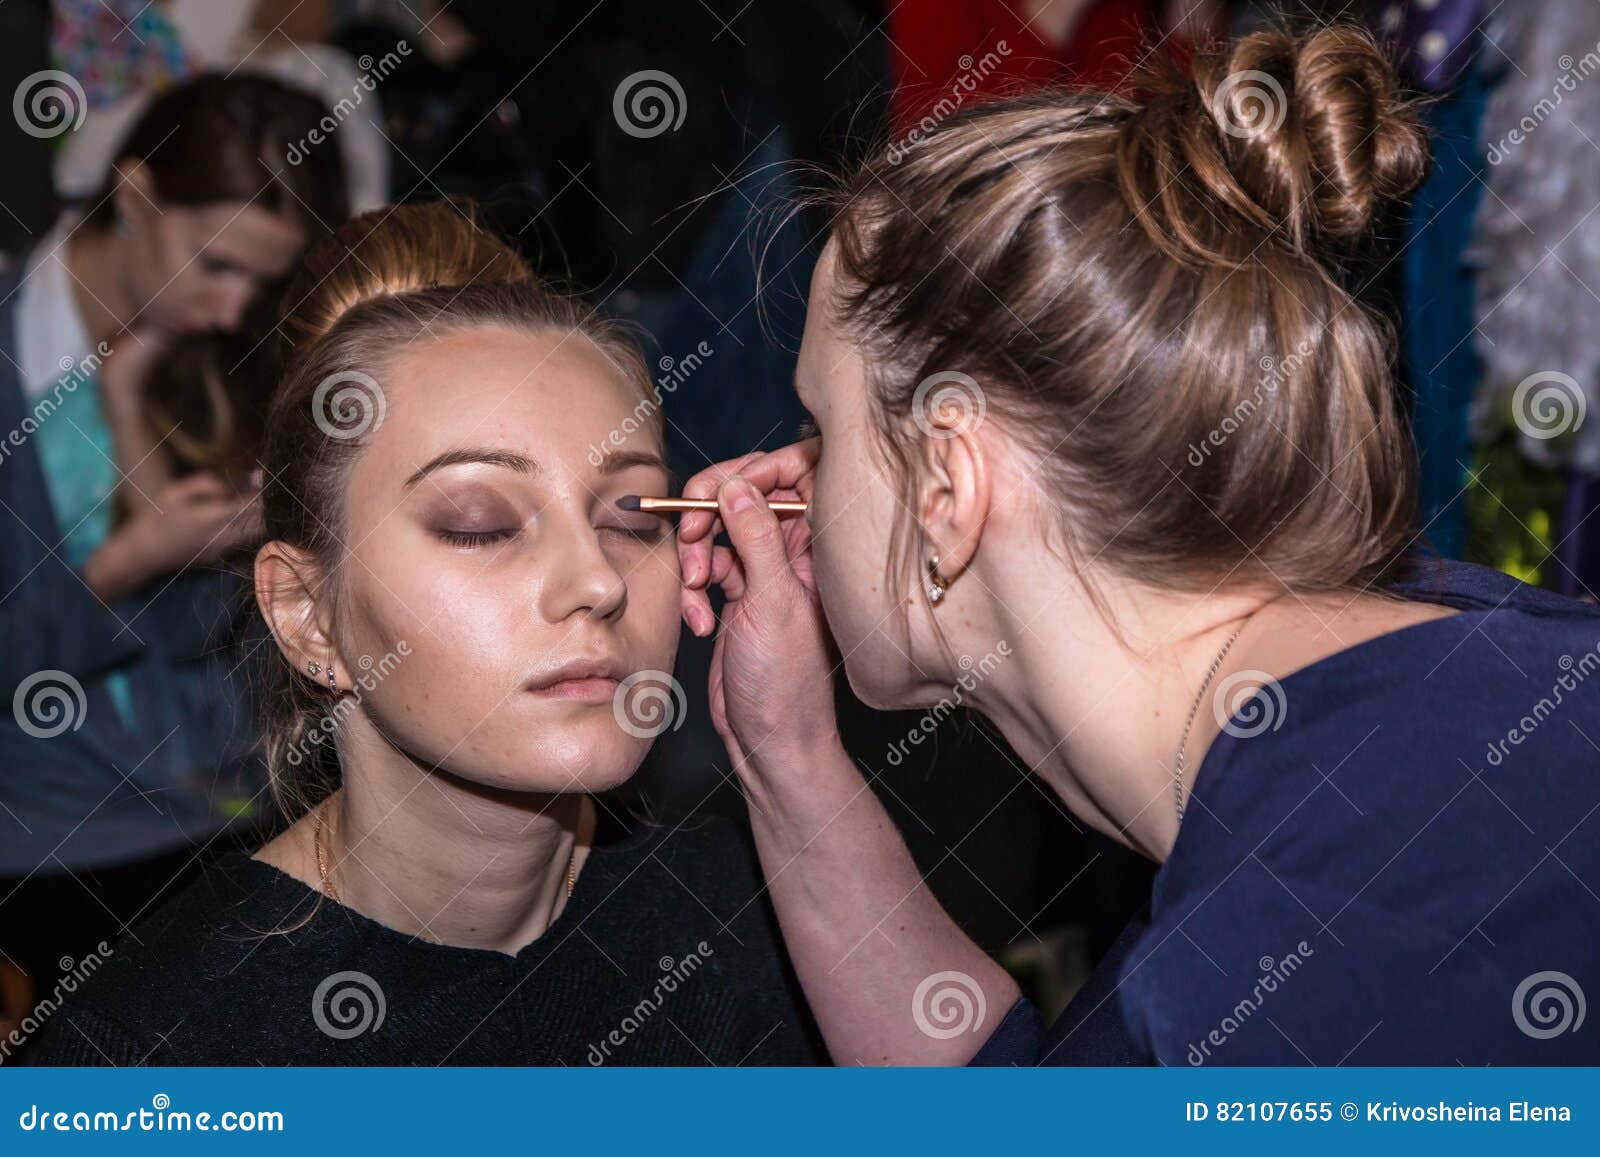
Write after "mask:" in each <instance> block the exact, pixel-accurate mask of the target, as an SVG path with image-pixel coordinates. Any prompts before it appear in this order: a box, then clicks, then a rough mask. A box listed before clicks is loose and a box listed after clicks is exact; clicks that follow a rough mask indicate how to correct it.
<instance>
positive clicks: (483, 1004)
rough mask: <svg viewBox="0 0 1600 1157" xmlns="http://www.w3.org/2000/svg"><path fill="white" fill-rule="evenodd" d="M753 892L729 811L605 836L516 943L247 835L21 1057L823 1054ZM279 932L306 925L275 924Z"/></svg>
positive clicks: (372, 1061)
mask: <svg viewBox="0 0 1600 1157" xmlns="http://www.w3.org/2000/svg"><path fill="white" fill-rule="evenodd" d="M759 889H760V877H759V874H758V873H757V872H756V870H755V865H754V859H753V856H752V855H751V854H750V853H749V852H748V851H747V850H746V844H745V843H744V841H743V840H742V839H741V838H740V833H739V832H738V831H737V829H735V828H734V827H733V825H731V824H728V823H726V822H724V821H720V820H718V821H710V820H708V821H694V822H693V826H684V827H681V828H677V829H670V828H665V827H642V828H639V829H637V830H635V831H633V832H632V833H626V834H622V835H620V836H619V837H617V838H615V839H613V840H611V841H610V842H597V843H596V844H595V846H594V848H593V849H592V851H591V853H590V856H589V858H588V860H587V862H586V863H585V866H584V870H583V873H582V875H581V876H580V877H579V878H578V885H577V888H576V890H575V891H574V893H573V895H572V897H571V899H570V900H568V902H567V905H566V907H565V909H563V911H562V913H561V915H560V916H559V917H558V918H557V919H556V921H555V922H554V923H553V924H551V926H550V927H549V929H548V930H547V931H546V932H545V933H544V935H542V936H540V937H539V938H538V939H537V940H535V941H534V942H533V943H531V944H529V945H527V946H526V947H525V948H524V949H523V950H522V951H521V952H519V953H517V955H516V956H508V955H505V954H504V953H500V952H494V951H490V950H486V949H474V948H455V947H448V946H444V945H439V944H432V943H429V942H426V941H423V940H419V939H414V938H412V937H411V936H408V935H406V934H404V933H401V932H397V931H395V930H394V929H391V928H387V927H385V926H384V925H382V924H379V923H377V922H375V921H373V920H369V919H368V918H366V917H365V916H362V915H361V914H360V913H358V912H356V911H354V910H353V909H350V908H347V907H344V906H343V905H340V904H337V903H335V902H333V901H331V900H328V899H326V898H323V897H321V896H320V894H319V893H317V892H315V891H314V890H312V889H310V888H308V887H306V885H304V884H303V883H301V882H300V881H298V880H296V879H295V878H293V877H292V876H289V875H286V874H285V873H283V872H281V871H279V870H278V869H277V868H274V867H272V866H271V865H268V864H265V863H263V862H261V861H259V860H254V859H251V858H249V857H248V856H246V855H244V854H242V853H233V854H230V855H227V856H224V857H222V858H220V859H219V860H218V861H217V863H216V864H214V865H213V866H212V867H211V868H210V869H208V871H207V872H206V873H205V875H204V876H203V878H202V879H201V880H200V881H199V882H198V883H196V884H195V885H193V886H192V887H191V888H190V889H189V890H188V891H186V892H185V893H183V894H182V895H181V896H179V897H178V898H176V899H175V900H174V901H173V902H172V903H170V904H168V905H167V906H166V907H164V908H163V909H162V910H160V911H159V912H157V913H156V914H154V915H153V916H152V917H151V918H149V919H148V920H145V921H143V922H142V923H140V924H139V925H137V926H136V927H135V928H134V929H133V932H132V934H131V935H130V936H126V937H124V938H123V939H122V941H121V942H119V943H118V944H117V945H116V946H115V947H114V949H113V952H112V955H111V957H110V959H109V960H108V961H107V962H106V963H105V964H104V965H103V966H102V967H101V968H100V970H99V971H98V972H96V973H95V974H94V975H93V976H92V977H91V978H90V979H89V980H88V981H87V982H86V983H85V984H83V985H82V986H81V987H80V988H79V990H78V992H77V993H76V995H75V996H74V997H73V998H69V999H68V1000H67V1001H66V1002H64V1003H63V1005H62V1007H61V1008H60V1009H59V1010H58V1011H56V1012H55V1013H54V1014H53V1015H52V1016H51V1017H50V1019H49V1021H48V1023H47V1024H46V1026H45V1027H44V1029H43V1030H42V1031H41V1033H40V1035H39V1037H38V1038H37V1039H36V1041H34V1042H33V1046H32V1047H31V1048H30V1049H28V1050H27V1051H26V1053H25V1054H24V1058H25V1061H26V1063H28V1064H55V1065H104V1064H115V1065H137V1064H150V1065H254V1064H266V1065H285V1064H295V1065H334V1064H351V1065H410V1064H427V1065H437V1064H460V1065H505V1064H512V1065H526V1064H537V1065H553V1064H567V1065H597V1064H621V1065H641V1064H669V1065H704V1064H716V1065H739V1064H811V1063H817V1062H819V1061H824V1060H825V1055H824V1054H823V1053H822V1051H821V1048H820V1045H818V1044H817V1043H816V1041H817V1038H816V1035H815V1029H814V1026H813V1025H812V1024H811V1022H810V1018H809V1016H808V1015H807V1014H806V1012H805V1007H804V1004H803V1002H802V1001H801V999H800V998H799V996H798V988H797V987H796V986H795V985H794V983H793V979H792V977H791V975H790V974H789V972H788V969H787V967H786V965H785V963H784V961H783V957H782V953H781V950H780V948H779V940H778V937H777V934H776V926H775V922H774V921H773V919H772V915H771V912H770V909H768V908H767V906H766V905H765V904H764V903H763V900H762V898H761V895H760V892H759ZM319 899H320V900H321V904H320V905H319V904H318V901H319ZM308 915H309V916H310V919H309V920H306V917H307V916H308ZM303 920H306V922H305V923H304V924H303V925H302V926H300V927H298V928H294V926H295V925H297V924H301V922H302V921H303ZM281 928H294V930H293V931H289V932H282V933H277V934H274V933H273V930H274V929H281ZM380 1013H381V1016H380Z"/></svg>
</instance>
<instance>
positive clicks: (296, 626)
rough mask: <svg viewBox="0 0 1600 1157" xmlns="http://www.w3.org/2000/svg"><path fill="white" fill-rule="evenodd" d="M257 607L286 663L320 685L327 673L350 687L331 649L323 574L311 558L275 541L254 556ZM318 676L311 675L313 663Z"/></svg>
mask: <svg viewBox="0 0 1600 1157" xmlns="http://www.w3.org/2000/svg"><path fill="white" fill-rule="evenodd" d="M255 583H256V605H257V606H259V607H260V608H261V617H262V618H264V619H266V621H267V626H268V627H269V628H270V629H271V630H272V637H273V639H274V640H275V641H276V642H277V644H278V650H280V651H282V652H283V656H284V658H285V659H287V660H288V661H289V665H290V666H291V667H293V668H294V669H295V670H296V671H298V672H299V673H300V675H301V676H302V677H303V678H306V679H310V680H311V681H312V682H314V683H316V684H318V685H319V687H320V686H322V685H324V684H325V682H326V680H327V673H328V672H329V671H333V672H334V678H335V679H336V680H337V681H338V682H340V683H342V684H343V685H344V686H349V682H348V680H347V679H346V678H345V675H346V672H345V670H344V669H343V668H341V667H340V666H339V656H338V654H337V653H336V652H335V650H334V643H333V622H332V616H331V614H330V613H329V611H328V608H329V606H330V601H329V600H328V599H327V598H325V597H320V596H321V592H323V591H324V590H325V587H326V576H324V575H323V573H322V568H321V566H319V565H318V564H317V562H316V560H315V559H313V558H312V557H311V555H310V554H308V553H307V552H306V551H304V550H301V549H300V548H299V547H296V546H290V545H289V544H288V543H286V542H281V541H277V540H274V541H272V542H269V543H266V544H265V545H263V546H262V547H261V549H260V550H259V551H257V552H256V569H255ZM313 663H315V664H316V665H317V668H318V670H319V674H318V675H315V676H313V675H312V674H311V673H310V671H311V664H313Z"/></svg>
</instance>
